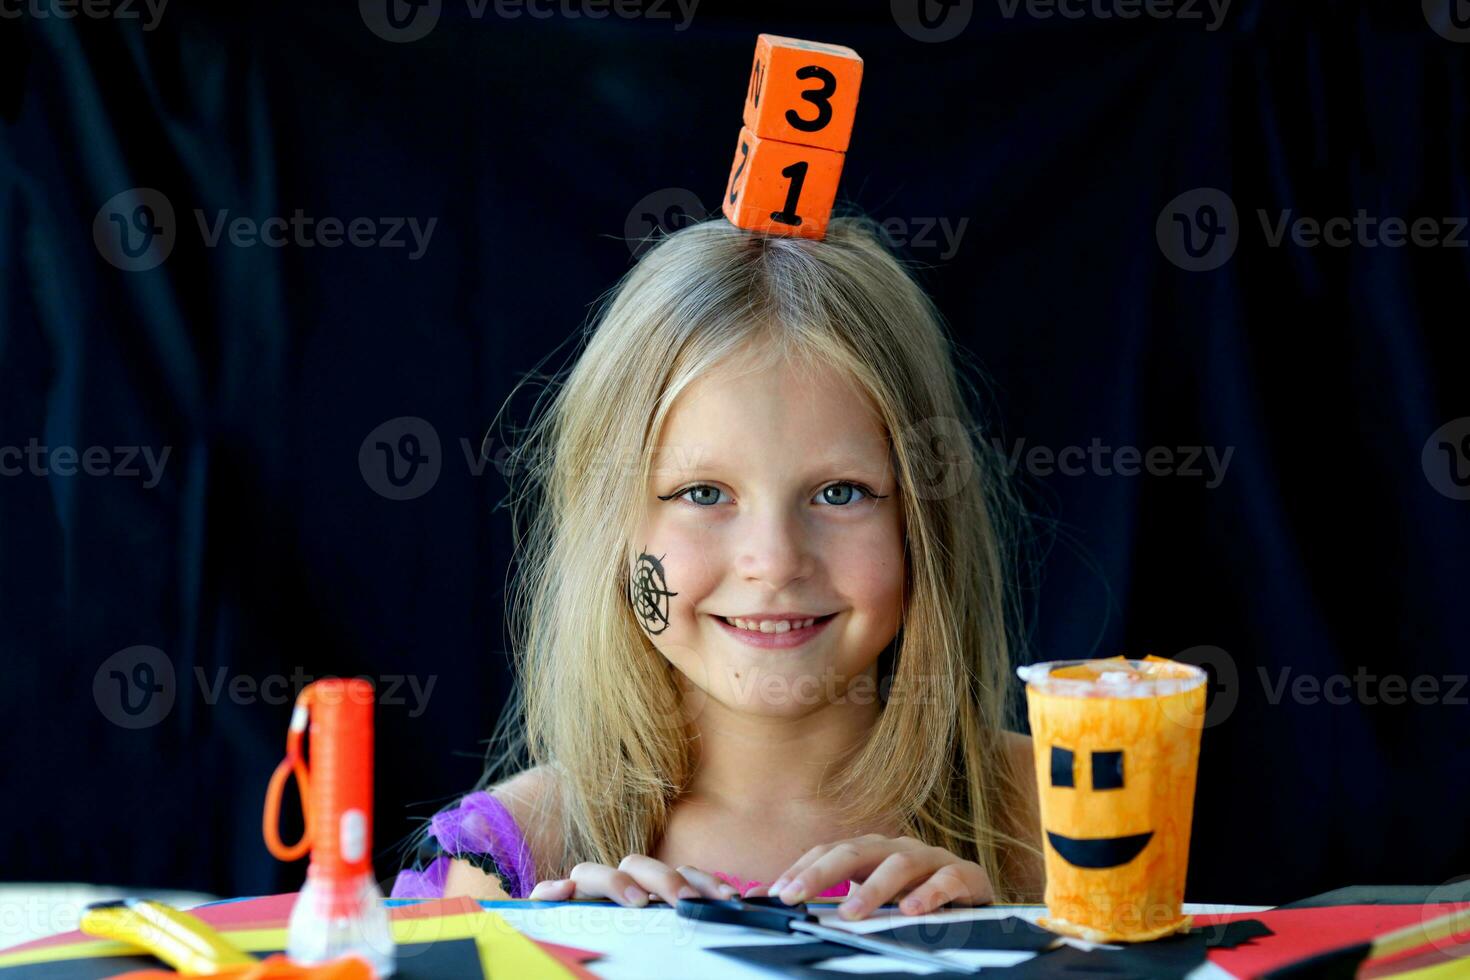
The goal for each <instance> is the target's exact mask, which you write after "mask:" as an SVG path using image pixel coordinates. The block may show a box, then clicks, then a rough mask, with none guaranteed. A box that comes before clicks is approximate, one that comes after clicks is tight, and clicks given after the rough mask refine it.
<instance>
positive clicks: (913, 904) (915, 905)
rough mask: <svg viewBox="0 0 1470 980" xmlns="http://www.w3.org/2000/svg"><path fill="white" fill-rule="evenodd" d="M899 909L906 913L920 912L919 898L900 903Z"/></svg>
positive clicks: (907, 899)
mask: <svg viewBox="0 0 1470 980" xmlns="http://www.w3.org/2000/svg"><path fill="white" fill-rule="evenodd" d="M899 908H901V909H903V911H905V912H917V911H919V900H918V899H917V898H906V899H904V900H903V901H902V902H900V903H899Z"/></svg>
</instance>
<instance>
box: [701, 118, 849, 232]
mask: <svg viewBox="0 0 1470 980" xmlns="http://www.w3.org/2000/svg"><path fill="white" fill-rule="evenodd" d="M844 159H845V154H842V153H838V152H837V151H835V150H824V149H821V148H819V147H815V146H801V145H799V144H797V143H783V142H781V141H780V140H772V139H761V138H760V137H758V136H756V135H755V134H754V133H752V132H751V131H750V129H749V128H748V127H743V128H742V129H741V130H740V144H739V146H738V147H736V150H735V163H734V165H733V166H731V168H730V181H729V183H728V184H727V185H726V187H725V198H724V201H723V204H722V210H723V211H724V212H725V217H726V218H728V219H730V223H731V224H733V225H736V226H738V227H740V228H745V229H747V230H749V231H762V232H766V233H768V234H775V235H797V236H800V237H802V238H822V237H823V236H825V235H826V234H827V219H828V218H830V217H831V215H832V202H833V201H835V200H836V199H837V181H838V180H839V179H840V178H841V177H842V162H843V160H844Z"/></svg>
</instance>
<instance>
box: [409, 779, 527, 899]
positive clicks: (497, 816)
mask: <svg viewBox="0 0 1470 980" xmlns="http://www.w3.org/2000/svg"><path fill="white" fill-rule="evenodd" d="M429 835H430V836H431V837H433V838H434V840H435V841H436V842H437V844H438V849H439V851H440V852H441V853H439V854H438V855H437V856H436V857H434V858H433V860H431V861H429V862H428V864H426V865H424V866H422V867H419V868H406V869H404V870H403V871H400V872H399V873H398V878H397V880H395V881H394V882H393V897H394V898H439V897H441V896H443V894H444V882H445V879H446V878H447V877H448V875H449V861H450V858H451V857H464V858H466V859H467V860H470V861H471V862H472V863H474V864H475V865H476V866H478V867H481V868H483V869H485V870H487V871H491V872H493V873H495V874H497V875H498V876H499V878H500V879H501V882H502V884H503V885H504V886H505V891H506V894H508V895H509V896H510V897H511V898H525V897H526V896H527V895H529V894H530V893H531V889H532V888H534V887H535V886H536V867H535V865H534V863H533V862H532V860H531V849H530V848H529V847H528V846H527V845H526V838H525V836H524V835H523V834H522V833H521V829H520V827H519V826H517V825H516V821H515V817H513V816H511V814H510V811H509V810H507V809H506V808H505V807H504V805H502V804H501V802H500V801H499V800H497V799H496V798H495V797H493V796H491V795H490V794H489V793H485V792H478V793H471V794H470V795H469V796H466V797H465V798H464V799H462V800H460V801H459V805H458V806H456V807H453V808H452V809H449V810H444V811H441V812H439V813H436V814H435V815H434V818H433V819H432V820H431V821H430V822H429Z"/></svg>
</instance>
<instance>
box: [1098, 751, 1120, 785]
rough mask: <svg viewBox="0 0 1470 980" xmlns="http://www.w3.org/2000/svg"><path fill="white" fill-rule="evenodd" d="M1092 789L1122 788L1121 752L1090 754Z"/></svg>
mask: <svg viewBox="0 0 1470 980" xmlns="http://www.w3.org/2000/svg"><path fill="white" fill-rule="evenodd" d="M1092 788H1093V789H1122V788H1123V752H1122V750H1118V751H1115V752H1094V753H1092Z"/></svg>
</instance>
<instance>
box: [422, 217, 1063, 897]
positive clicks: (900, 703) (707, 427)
mask: <svg viewBox="0 0 1470 980" xmlns="http://www.w3.org/2000/svg"><path fill="white" fill-rule="evenodd" d="M532 436H533V438H532V440H531V441H530V442H529V443H528V444H527V445H526V446H525V447H523V449H522V451H521V453H520V456H522V457H524V458H525V459H527V460H528V461H529V463H528V470H529V472H530V474H531V475H532V477H533V478H534V479H533V481H532V483H531V484H530V492H529V493H526V494H523V495H521V496H520V497H518V498H517V504H518V507H517V515H518V517H523V516H525V515H526V513H527V510H526V509H525V508H529V516H530V524H529V533H528V534H525V535H520V536H518V539H517V540H518V551H519V559H520V569H519V578H518V582H517V584H518V590H517V593H516V596H517V599H516V602H515V604H514V606H513V608H512V627H513V630H514V633H515V637H516V644H515V654H516V691H515V692H514V695H513V699H512V706H511V707H512V710H511V711H508V712H507V715H506V718H504V719H502V730H501V731H500V732H498V733H497V738H496V743H497V744H499V745H503V746H505V750H504V751H503V752H502V754H501V755H500V757H499V761H498V762H496V763H494V764H492V766H491V768H490V770H489V772H487V776H486V780H485V784H486V785H488V786H489V788H488V790H484V791H480V792H476V793H473V794H471V795H470V796H468V797H466V798H465V799H464V800H462V801H461V802H460V804H459V805H458V806H456V807H454V808H452V809H450V810H448V811H445V812H443V813H440V814H438V815H437V816H436V817H434V819H433V820H432V822H431V825H430V828H429V835H430V837H431V838H432V840H431V841H429V843H428V853H427V854H425V855H424V856H425V857H426V858H428V859H429V860H428V861H427V863H425V862H424V861H420V862H419V865H418V866H417V867H416V868H414V869H412V870H406V871H404V872H403V873H401V874H400V876H399V878H398V881H397V883H396V885H395V888H394V894H395V895H400V896H403V895H435V896H437V895H440V894H443V895H460V894H463V895H472V896H476V897H484V898H491V897H505V895H507V894H508V895H510V896H511V897H517V898H519V897H530V898H533V899H550V900H564V899H571V898H594V897H602V898H609V899H612V900H614V901H616V902H619V903H622V904H624V905H643V904H645V903H646V902H647V901H648V900H649V899H650V897H652V898H658V899H662V900H664V901H667V902H669V903H671V904H672V903H674V902H676V901H677V900H678V898H679V897H681V896H684V897H693V896H707V897H730V896H733V895H734V894H736V893H737V891H738V892H740V893H742V894H747V895H748V894H779V896H780V897H781V898H782V899H783V900H785V901H787V902H789V903H793V904H794V903H796V902H799V901H802V900H804V899H805V898H808V897H813V896H828V895H830V896H847V901H846V902H845V903H844V904H843V905H842V906H841V908H840V914H842V915H843V916H845V917H847V918H861V917H863V916H864V915H866V914H867V913H869V912H871V911H872V910H874V909H875V908H877V907H878V906H879V905H881V904H882V903H884V902H888V901H891V900H894V899H895V898H897V897H903V902H902V903H901V905H900V908H901V910H902V911H903V912H905V913H911V914H917V913H923V912H928V911H932V910H934V909H935V908H936V907H938V906H940V905H943V904H945V903H954V904H972V903H983V902H990V901H996V900H1018V899H1019V900H1033V901H1034V900H1036V899H1037V898H1038V897H1039V896H1040V893H1041V887H1042V870H1041V868H1042V865H1041V854H1040V850H1039V846H1038V845H1039V837H1040V829H1039V820H1038V817H1037V810H1036V799H1035V796H1036V787H1035V780H1034V776H1033V772H1034V769H1033V763H1032V761H1031V747H1030V740H1029V739H1027V738H1025V737H1023V736H1020V735H1017V734H1014V733H1011V732H1008V731H1006V730H1005V727H1006V723H1007V722H1008V721H1009V720H1010V718H1009V714H1008V711H1009V710H1010V702H1009V699H1008V693H1007V692H1008V691H1010V690H1011V686H1010V685H1011V681H1010V662H1009V653H1008V642H1007V639H1008V633H1009V632H1011V631H1012V629H1013V627H1014V625H1015V619H1014V616H1013V606H1014V604H1013V602H1012V601H1011V592H1012V590H1011V589H1009V588H1008V587H1007V581H1008V579H1007V576H1008V569H1007V563H1006V560H1005V556H1006V554H1007V551H1008V549H1007V547H1006V544H1007V541H1008V540H1009V534H1008V531H1007V528H1006V526H1005V524H1004V521H1003V519H1002V515H1003V513H1005V511H1006V508H1003V507H1002V506H1001V504H1002V502H1003V501H1004V500H1006V499H1008V498H1007V497H1006V496H1005V494H1004V493H1003V488H1002V484H1001V474H1000V472H999V470H998V469H997V468H992V467H991V466H990V464H989V463H988V462H987V460H986V458H985V455H984V452H983V448H982V447H983V445H984V444H983V441H982V440H981V439H980V438H979V435H978V432H977V429H976V427H975V425H974V423H973V421H972V419H971V415H970V413H969V411H968V410H967V408H966V404H965V400H964V398H963V397H962V387H961V385H960V382H959V380H958V379H957V376H956V370H955V366H954V363H953V357H952V351H951V348H950V345H949V343H948V342H947V340H946V339H945V335H944V332H943V328H942V327H941V324H940V319H939V316H938V313H937V311H936V310H935V308H934V307H933V305H932V303H931V302H930V301H929V300H928V298H927V297H926V296H925V295H924V293H923V291H922V290H921V289H920V288H919V287H918V286H917V285H916V284H915V282H914V281H913V279H912V278H911V277H910V276H909V275H908V273H907V272H906V271H905V269H904V267H903V266H902V265H901V264H900V263H899V262H898V261H897V260H896V259H895V258H894V257H893V256H892V255H891V254H890V253H889V251H888V250H887V249H886V248H885V246H884V245H883V244H882V243H881V239H880V237H879V235H878V233H877V231H876V229H875V226H874V224H873V223H872V222H870V221H867V220H865V219H861V218H846V217H838V218H834V219H833V220H832V222H831V224H830V225H829V228H828V232H827V235H826V237H825V239H822V240H808V239H801V238H785V237H774V236H766V235H762V234H755V233H751V232H747V231H743V230H741V229H739V228H737V227H734V226H733V225H731V224H729V223H728V222H726V221H725V220H723V219H722V218H715V219H713V220H710V221H706V222H703V223H699V224H695V225H692V226H689V227H686V228H684V229H683V230H681V231H679V232H677V233H675V234H673V235H670V236H669V237H668V238H666V239H665V240H663V241H662V242H660V243H659V244H658V245H657V246H656V247H655V248H653V249H651V250H650V251H649V252H648V253H647V254H646V255H645V256H644V257H643V259H642V260H641V261H639V262H638V264H637V265H636V266H635V267H634V268H633V269H632V270H631V271H630V272H629V273H628V275H627V276H626V277H625V278H624V280H623V281H622V282H621V283H620V284H619V286H618V288H617V289H616V290H615V291H614V292H613V293H612V295H611V297H610V300H609V302H608V303H607V305H606V306H605V308H604V310H603V313H602V315H601V318H600V322H599V323H598V324H597V325H596V326H595V328H594V329H593V331H592V332H591V335H590V338H589V340H588V342H587V346H586V349H585V351H584V352H583V353H582V354H581V356H580V358H579V359H578V361H577V363H576V365H575V367H574V368H573V369H572V371H571V372H570V374H569V376H568V377H567V378H566V379H565V382H564V383H563V384H562V386H561V387H560V388H559V390H557V391H556V392H555V394H554V397H553V398H552V399H551V400H550V402H549V404H548V405H547V407H546V410H545V412H544V414H543V415H542V416H541V417H540V418H539V419H538V421H537V424H536V425H535V427H534V428H533V431H532ZM518 527H521V525H519V524H518ZM506 719H508V720H506ZM516 758H519V759H524V760H528V761H529V763H530V765H529V767H528V768H525V769H523V770H522V771H520V772H519V773H517V774H515V775H514V776H513V777H511V778H508V779H503V780H501V781H498V782H497V781H496V780H497V779H500V777H503V776H505V775H507V774H508V773H510V772H511V771H512V765H511V763H510V760H512V759H516ZM767 883H769V884H767Z"/></svg>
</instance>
